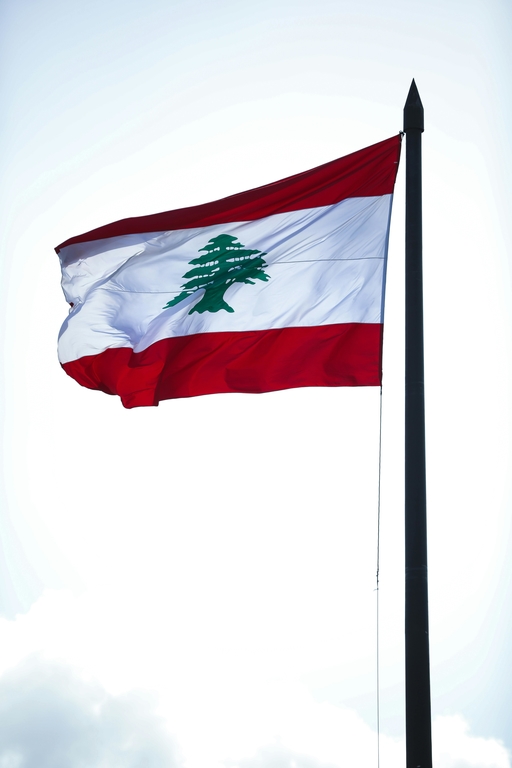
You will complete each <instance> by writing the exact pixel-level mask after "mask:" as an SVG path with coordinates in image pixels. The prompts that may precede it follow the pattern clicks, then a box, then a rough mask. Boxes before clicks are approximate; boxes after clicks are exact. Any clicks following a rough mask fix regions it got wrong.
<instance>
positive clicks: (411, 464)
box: [404, 80, 432, 768]
mask: <svg viewBox="0 0 512 768" xmlns="http://www.w3.org/2000/svg"><path fill="white" fill-rule="evenodd" d="M404 133H405V134H406V155H405V159H406V169H405V178H406V181H405V197H406V202H405V731H406V755H407V768H431V767H432V737H431V732H432V728H431V712H430V661H429V638H428V574H427V504H426V480H425V399H424V369H423V279H422V206H421V134H422V133H423V105H422V103H421V99H420V95H419V93H418V89H417V87H416V83H415V82H414V80H413V81H412V84H411V88H410V90H409V95H408V96H407V101H406V102H405V107H404Z"/></svg>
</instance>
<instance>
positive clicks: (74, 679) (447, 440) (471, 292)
mask: <svg viewBox="0 0 512 768" xmlns="http://www.w3.org/2000/svg"><path fill="white" fill-rule="evenodd" d="M511 22H512V11H511V8H510V5H509V3H508V2H506V0H486V2H483V0H428V1H427V0H407V2H406V0H395V1H394V2H388V3H384V2H380V1H379V2H378V1H377V0H360V1H359V2H347V0H337V1H336V2H331V0H316V2H305V1H304V0H295V1H294V2H293V3H292V2H289V1H288V0H272V2H270V0H259V2H257V3H256V2H253V3H248V2H246V1H245V0H238V2H234V1H233V0H210V2H206V0H189V2H175V1H173V0H166V2H164V1H163V0H146V1H145V2H140V0H139V1H138V2H134V1H132V0H123V2H121V0H88V1H87V2H85V0H82V1H78V0H67V2H59V0H17V1H16V2H14V0H4V2H3V3H2V4H1V6H0V36H1V40H0V57H1V103H2V110H1V111H2V119H1V124H0V157H1V176H0V178H1V191H0V194H1V200H0V238H1V247H2V255H1V262H0V269H1V282H0V296H1V301H0V307H1V313H2V314H1V317H2V325H1V327H2V333H1V342H0V343H1V361H2V381H1V389H2V407H1V419H2V437H3V462H2V480H1V486H0V504H1V514H2V522H1V528H0V543H1V545H2V553H1V561H0V598H1V605H0V614H1V618H0V766H1V768H80V767H81V766H87V768H104V766H106V765H108V766H109V768H125V766H126V768H153V766H154V768H175V767H176V768H177V767H178V766H180V768H181V767H182V766H184V767H186V768H233V766H235V767H237V768H289V767H290V766H293V765H294V766H296V768H328V767H330V768H333V767H334V766H336V767H338V766H346V765H350V766H354V767H355V768H359V767H360V768H363V767H364V768H366V766H374V765H376V755H377V752H376V735H375V734H376V703H375V702H376V698H375V653H376V652H375V642H376V638H375V636H376V623H375V606H376V595H375V591H374V590H375V566H376V519H377V468H378V435H379V429H378V417H379V393H378V391H377V390H376V389H373V388H372V389H338V390H336V389H332V390H330V389H317V390H315V389H309V390H296V391H290V392H279V393H272V394H267V395H261V396H244V395H218V396H210V397H203V398H196V399H191V400H181V401H180V400H176V401H167V402H164V403H162V404H161V405H160V407H158V408H155V409H136V410H133V411H125V410H124V409H123V408H122V406H121V404H120V402H119V401H118V400H117V399H116V398H112V397H107V396H106V395H103V394H101V393H97V392H91V391H88V390H85V389H82V388H80V387H79V386H78V385H77V384H76V383H75V382H73V381H72V380H71V379H69V378H68V377H67V376H66V375H65V374H64V373H63V372H62V371H61V369H60V367H59V365H58V362H57V357H56V339H57V334H58V331H59V328H60V325H61V323H62V322H63V321H64V319H65V317H66V313H67V306H66V303H65V300H64V297H63V295H62V292H61V289H60V275H59V268H58V259H57V257H56V255H55V253H54V252H53V248H54V247H55V246H56V245H58V244H59V243H60V242H62V241H63V240H65V239H67V238H68V237H71V236H73V235H76V234H79V233H81V232H84V231H87V230H89V229H91V228H93V227H97V226H100V225H102V224H105V223H108V222H110V221H114V220H116V219H119V218H125V217H128V216H137V215H143V214H149V213H155V212H158V211H163V210H169V209H172V208H176V207H182V206H186V205H193V204H196V203H202V202H207V201H209V200H213V199H217V198H220V197H223V196H226V195H228V194H231V193H234V192H238V191H242V190H243V189H248V188H251V187H254V186H257V185H260V184H264V183H267V182H271V181H274V180H276V179H278V178H281V177H283V176H287V175H290V174H292V173H297V172H300V171H302V170H305V169H307V168H310V167H313V166H315V165H318V164H320V163H323V162H326V161H328V160H331V159H334V158H335V157H339V156H341V155H344V154H347V153H349V152H352V151H355V150H357V149H360V148H362V147H364V146H367V145H369V144H372V143H375V142H377V141H380V140H382V139H385V138H387V137H389V136H391V135H393V134H395V133H397V132H398V131H399V130H400V129H401V127H402V109H403V104H404V101H405V98H406V96H407V92H408V89H409V85H410V82H411V79H412V78H413V77H414V78H415V79H416V82H417V84H418V88H419V90H420V94H421V97H422V100H423V104H424V106H425V123H426V130H425V133H424V135H423V146H424V277H425V281H424V282H425V348H426V407H427V474H428V514H429V537H430V538H429V565H430V618H431V661H432V706H433V715H434V718H435V722H434V753H435V755H436V765H437V766H440V768H510V764H511V763H510V752H507V750H509V751H510V750H511V749H512V736H511V732H510V712H511V711H512V686H511V683H510V680H511V678H512V662H511V654H510V647H511V646H512V620H511V605H512V566H511V559H510V554H509V553H510V548H511V545H512V530H511V516H510V506H511V483H510V470H509V467H510V464H511V442H510V436H511V431H510V427H511V414H510V399H509V398H510V395H509V393H510V385H511V349H512V345H511V341H512V334H511V316H512V313H511V306H512V302H511V299H512V291H511V284H510V246H511V243H512V238H511V234H512V233H511V223H510V210H511V203H512V194H511V187H510V178H511V172H512V162H511V152H510V138H509V135H510V131H509V124H510V121H511V119H512V110H511V97H510V93H511V88H510V85H511V64H512V54H511V50H512V49H511V46H510V40H511V33H512V23H511ZM403 208H404V162H403V161H402V166H401V169H400V171H399V176H398V181H397V187H396V196H395V204H394V213H393V219H392V228H391V239H390V252H389V268H388V294H387V304H386V330H385V350H384V394H383V438H382V444H383V455H382V508H381V516H382V532H381V558H380V564H381V591H380V614H381V626H380V635H381V731H382V735H381V763H382V766H383V768H388V767H389V768H391V766H397V765H403V764H404V762H403V759H404V746H403V736H404V712H403V710H404V701H403V685H404V681H403V653H404V647H403V646H404V644H403V591H404V586H403V569H404V564H403V373H404V366H403V337H404V328H403V314H404V312H403V277H404V274H403V273H404V269H403V260H404V247H403V242H404V212H403Z"/></svg>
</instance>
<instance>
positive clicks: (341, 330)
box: [56, 136, 400, 408]
mask: <svg viewBox="0 0 512 768" xmlns="http://www.w3.org/2000/svg"><path fill="white" fill-rule="evenodd" d="M399 156H400V136H394V137H392V138H390V139H387V140H386V141H382V142H380V143H378V144H374V145H373V146H371V147H368V148H367V149H363V150H361V151H359V152H355V153H353V154H351V155H347V156H346V157H343V158H340V159H338V160H334V161H332V162H329V163H326V164H325V165H322V166H319V167H318V168H314V169H312V170H309V171H306V172H304V173H300V174H298V175H296V176H291V177H289V178H286V179H282V180H281V181H277V182H274V183H273V184H268V185H266V186H263V187H258V188H257V189H252V190H249V191H247V192H241V193H239V194H236V195H232V196H231V197H227V198H224V199H223V200H218V201H216V202H213V203H207V204H204V205H197V206H193V207H191V208H182V209H180V210H176V211H169V212H166V213H158V214H155V215H151V216H142V217H139V218H132V219H124V220H122V221H118V222H115V223H113V224H108V225H106V226H104V227H100V228H98V229H95V230H93V231H91V232H87V233H86V234H84V235H79V236H78V237H73V238H71V239H70V240H67V241H66V242H65V243H62V245H60V246H59V247H58V248H57V249H56V250H57V253H58V254H59V257H60V260H61V265H62V286H63V290H64V294H65V296H66V299H67V301H68V302H69V303H70V304H71V310H70V313H69V316H68V318H67V320H66V322H65V323H64V325H63V327H62V329H61V332H60V337H59V359H60V362H61V364H62V367H63V368H64V370H65V371H66V373H68V374H69V375H70V376H71V377H73V378H74V379H76V381H77V382H78V383H79V384H81V385H82V386H85V387H89V388H91V389H98V390H101V391H103V392H106V393H108V394H117V395H119V396H120V397H121V400H122V402H123V405H124V406H125V407H127V408H133V407H135V406H143V405H158V403H159V401H160V400H166V399H169V398H176V397H191V396H194V395H205V394H213V393H219V392H254V393H256V392H269V391H273V390H279V389H288V388H292V387H313V386H369V385H379V384H380V382H381V367H382V366H381V359H382V322H383V312H384V286H385V276H386V258H387V244H388V234H389V221H390V214H391V203H392V195H393V188H394V184H395V178H396V173H397V169H398V161H399Z"/></svg>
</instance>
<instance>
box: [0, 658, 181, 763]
mask: <svg viewBox="0 0 512 768" xmlns="http://www.w3.org/2000/svg"><path fill="white" fill-rule="evenodd" d="M179 765H181V760H180V759H179V757H178V754H177V751H176V749H175V747H174V744H173V742H172V740H171V737H170V736H169V734H168V733H167V731H166V729H165V724H164V722H163V720H161V719H160V718H159V717H158V715H157V714H156V712H155V704H154V702H153V701H151V700H150V699H149V698H148V697H147V696H144V695H143V694H140V693H135V692H132V693H130V694H125V695H122V696H112V695H110V694H108V693H107V692H106V691H105V690H104V689H103V688H102V687H101V686H100V685H99V684H97V683H95V682H92V681H90V680H85V679H83V678H81V677H80V676H79V675H78V673H77V672H76V671H74V670H73V669H72V668H71V667H69V666H64V665H62V664H57V663H50V662H46V661H43V660H42V659H40V658H38V657H31V658H29V659H28V660H25V661H24V662H22V663H21V664H19V665H18V666H17V667H15V668H14V669H12V670H10V671H9V672H7V673H6V674H5V675H4V676H3V677H2V679H1V680H0V768H114V766H115V768H177V766H179Z"/></svg>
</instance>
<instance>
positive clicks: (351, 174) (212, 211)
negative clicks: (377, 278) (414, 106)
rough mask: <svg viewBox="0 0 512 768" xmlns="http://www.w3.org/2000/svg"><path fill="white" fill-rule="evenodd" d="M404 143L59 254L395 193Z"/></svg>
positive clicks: (101, 233)
mask: <svg viewBox="0 0 512 768" xmlns="http://www.w3.org/2000/svg"><path fill="white" fill-rule="evenodd" d="M400 143H401V137H400V135H398V136H393V137H392V138H390V139H386V140H385V141H381V142H379V143H378V144H373V145H372V146H371V147H367V148H366V149H361V150H359V152H353V153H352V154H351V155H347V156H346V157H341V158H339V159H338V160H333V161H332V162H330V163H325V165H320V166H318V168H313V169H312V170H310V171H305V172H304V173H299V174H298V175H296V176H289V177H288V178H286V179H281V181H276V182H274V183H273V184H267V185H266V186H263V187H257V188H256V189H250V190H249V191H247V192H240V193H238V194H237V195H231V196H230V197H225V198H223V199H222V200H216V201H215V202H213V203H205V204H203V205H194V206H192V207H191V208H180V209H178V210H176V211H167V212H166V213H156V214H153V215H151V216H138V217H137V218H132V219H122V220H121V221H116V222H114V223H113V224H107V225H106V226H104V227H98V229H93V230H91V231H90V232H86V233H85V234H83V235H78V236H77V237H72V238H70V239H69V240H66V241H65V242H64V243H61V245H59V246H58V247H57V248H56V249H55V250H56V251H57V253H58V252H59V250H60V249H61V248H64V247H65V246H67V245H72V244H75V243H84V242H88V241H90V240H101V239H102V238H107V237H120V236H122V235H133V234H140V233H144V232H165V231H170V230H174V229H190V228H192V227H207V226H211V225H213V224H228V223H230V222H232V221H254V220H255V219H262V218H264V217H265V216H271V215H273V214H276V213H286V212H288V211H299V210H301V209H303V208H319V207H321V206H324V205H334V204H335V203H339V202H341V200H345V199H346V198H348V197H374V196H379V195H387V194H391V193H392V192H393V188H394V185H395V179H396V174H397V170H398V161H399V159H400Z"/></svg>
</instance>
